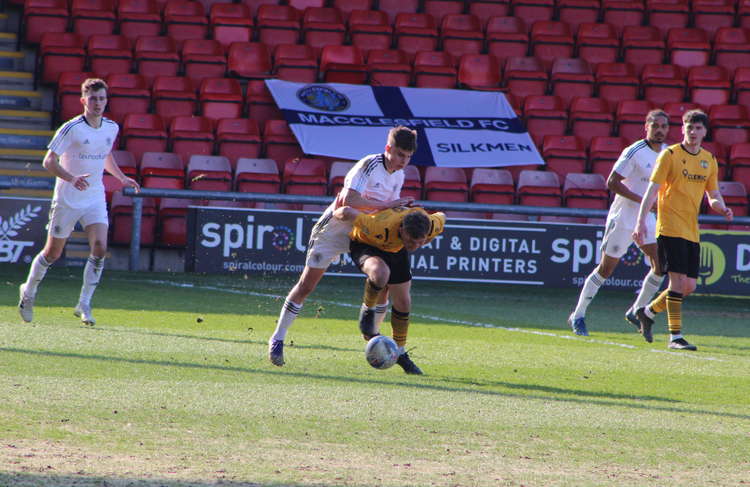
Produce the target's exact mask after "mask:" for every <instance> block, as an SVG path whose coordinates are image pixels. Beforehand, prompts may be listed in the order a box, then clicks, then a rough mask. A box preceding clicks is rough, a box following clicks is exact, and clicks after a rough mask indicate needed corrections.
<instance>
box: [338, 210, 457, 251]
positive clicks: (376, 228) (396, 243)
mask: <svg viewBox="0 0 750 487" xmlns="http://www.w3.org/2000/svg"><path fill="white" fill-rule="evenodd" d="M415 211H421V212H422V213H425V214H427V212H426V211H424V210H423V209H422V208H406V207H399V208H389V209H387V210H382V211H379V212H377V213H369V214H368V213H360V214H359V215H357V218H356V219H355V220H354V224H353V227H354V228H353V229H352V231H351V232H350V233H349V237H351V239H352V240H356V241H358V242H362V243H365V244H367V245H371V246H373V247H375V248H378V249H380V250H383V251H385V252H398V251H399V250H401V249H402V248H403V247H404V242H403V241H402V240H401V236H400V235H399V233H398V229H399V227H400V226H401V221H402V220H403V219H404V217H405V216H406V215H408V214H409V213H413V212H415ZM427 216H428V217H429V218H430V222H431V223H432V225H430V231H429V233H428V234H427V242H430V241H431V240H432V239H433V238H435V237H436V236H438V235H440V234H441V233H443V228H444V227H445V214H444V213H434V214H432V215H427Z"/></svg>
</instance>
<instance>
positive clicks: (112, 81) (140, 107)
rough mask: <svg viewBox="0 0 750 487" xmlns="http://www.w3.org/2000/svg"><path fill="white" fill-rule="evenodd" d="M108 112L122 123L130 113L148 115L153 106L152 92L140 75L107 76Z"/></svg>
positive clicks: (115, 74) (119, 74)
mask: <svg viewBox="0 0 750 487" xmlns="http://www.w3.org/2000/svg"><path fill="white" fill-rule="evenodd" d="M106 81H107V86H108V87H109V88H108V89H107V98H108V102H107V110H108V112H109V115H108V116H109V117H110V118H111V119H112V120H114V121H115V122H118V123H121V122H122V120H123V119H124V118H125V115H127V114H128V113H146V112H148V111H149V108H150V106H151V92H150V91H149V90H148V86H147V85H146V80H145V79H144V78H143V76H141V75H140V74H130V73H125V74H123V73H114V74H110V75H109V76H107V80H106Z"/></svg>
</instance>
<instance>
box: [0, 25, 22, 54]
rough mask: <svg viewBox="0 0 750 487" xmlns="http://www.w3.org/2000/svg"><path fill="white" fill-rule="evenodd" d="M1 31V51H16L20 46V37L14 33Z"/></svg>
mask: <svg viewBox="0 0 750 487" xmlns="http://www.w3.org/2000/svg"><path fill="white" fill-rule="evenodd" d="M4 31H5V29H0V51H15V50H16V46H17V45H18V36H17V35H16V34H15V33H13V32H4Z"/></svg>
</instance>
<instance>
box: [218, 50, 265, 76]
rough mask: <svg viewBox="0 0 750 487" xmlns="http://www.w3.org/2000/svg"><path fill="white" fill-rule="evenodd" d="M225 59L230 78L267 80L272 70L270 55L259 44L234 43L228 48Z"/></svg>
mask: <svg viewBox="0 0 750 487" xmlns="http://www.w3.org/2000/svg"><path fill="white" fill-rule="evenodd" d="M227 57H228V59H227V68H228V71H229V74H230V76H235V77H240V78H267V77H269V75H270V74H271V72H272V70H273V65H272V63H271V53H270V52H269V50H268V47H267V46H266V45H265V44H262V43H260V42H235V43H233V44H232V45H231V46H230V47H229V54H228V56H227Z"/></svg>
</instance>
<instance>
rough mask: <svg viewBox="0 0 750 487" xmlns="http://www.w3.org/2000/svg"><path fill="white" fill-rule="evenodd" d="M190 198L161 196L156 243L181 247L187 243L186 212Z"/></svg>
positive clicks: (163, 245)
mask: <svg viewBox="0 0 750 487" xmlns="http://www.w3.org/2000/svg"><path fill="white" fill-rule="evenodd" d="M191 204H193V203H192V202H191V200H187V199H176V198H162V199H161V201H159V224H158V228H157V235H158V240H157V243H158V245H160V246H162V247H174V248H183V247H185V245H187V214H188V206H189V205H191Z"/></svg>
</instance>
